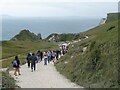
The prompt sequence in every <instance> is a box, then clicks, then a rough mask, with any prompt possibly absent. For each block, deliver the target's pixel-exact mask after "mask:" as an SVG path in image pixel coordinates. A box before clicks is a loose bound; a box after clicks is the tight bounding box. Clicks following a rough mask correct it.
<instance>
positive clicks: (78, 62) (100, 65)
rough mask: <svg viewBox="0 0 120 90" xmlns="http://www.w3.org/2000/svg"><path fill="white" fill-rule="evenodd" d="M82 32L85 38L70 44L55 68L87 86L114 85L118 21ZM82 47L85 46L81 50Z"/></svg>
mask: <svg viewBox="0 0 120 90" xmlns="http://www.w3.org/2000/svg"><path fill="white" fill-rule="evenodd" d="M111 27H114V28H112V29H110V28H111ZM84 34H85V35H87V36H89V38H88V39H86V40H84V41H81V42H79V43H76V44H74V47H71V46H70V50H69V52H68V53H67V54H66V55H65V56H64V57H62V58H61V59H60V61H59V62H58V63H57V64H56V68H57V70H58V71H59V72H60V73H61V74H63V75H65V76H66V77H67V78H69V79H70V80H71V81H73V82H75V83H77V84H79V85H81V86H84V87H87V88H118V21H112V22H108V23H105V24H104V25H101V26H98V27H95V28H93V29H91V30H88V31H87V32H84ZM83 47H87V50H86V51H85V52H84V53H83ZM66 62H67V63H66Z"/></svg>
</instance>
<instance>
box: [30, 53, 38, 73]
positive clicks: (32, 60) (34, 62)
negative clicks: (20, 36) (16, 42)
mask: <svg viewBox="0 0 120 90" xmlns="http://www.w3.org/2000/svg"><path fill="white" fill-rule="evenodd" d="M36 63H37V57H36V55H35V53H32V56H31V70H32V72H33V69H34V71H35V70H36Z"/></svg>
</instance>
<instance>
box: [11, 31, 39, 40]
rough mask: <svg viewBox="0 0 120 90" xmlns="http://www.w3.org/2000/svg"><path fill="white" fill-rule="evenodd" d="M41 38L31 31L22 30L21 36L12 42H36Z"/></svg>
mask: <svg viewBox="0 0 120 90" xmlns="http://www.w3.org/2000/svg"><path fill="white" fill-rule="evenodd" d="M40 39H41V37H39V36H37V35H36V34H34V33H32V32H30V31H29V30H22V31H21V32H20V33H19V34H17V35H15V36H14V37H13V38H12V39H11V40H14V41H34V40H40Z"/></svg>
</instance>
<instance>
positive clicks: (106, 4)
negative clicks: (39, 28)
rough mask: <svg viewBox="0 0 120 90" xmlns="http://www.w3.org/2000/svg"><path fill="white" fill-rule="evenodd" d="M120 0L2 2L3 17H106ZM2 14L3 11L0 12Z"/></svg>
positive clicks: (23, 0) (5, 0) (8, 0)
mask: <svg viewBox="0 0 120 90" xmlns="http://www.w3.org/2000/svg"><path fill="white" fill-rule="evenodd" d="M118 1H119V0H1V1H0V6H1V10H2V13H0V14H2V15H11V16H18V17H64V16H79V17H88V16H89V17H105V16H106V14H107V13H110V12H118ZM0 12H1V11H0Z"/></svg>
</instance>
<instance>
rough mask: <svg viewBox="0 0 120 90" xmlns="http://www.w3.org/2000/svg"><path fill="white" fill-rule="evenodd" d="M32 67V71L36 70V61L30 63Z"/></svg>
mask: <svg viewBox="0 0 120 90" xmlns="http://www.w3.org/2000/svg"><path fill="white" fill-rule="evenodd" d="M33 68H34V71H35V70H36V63H31V69H32V70H33Z"/></svg>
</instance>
